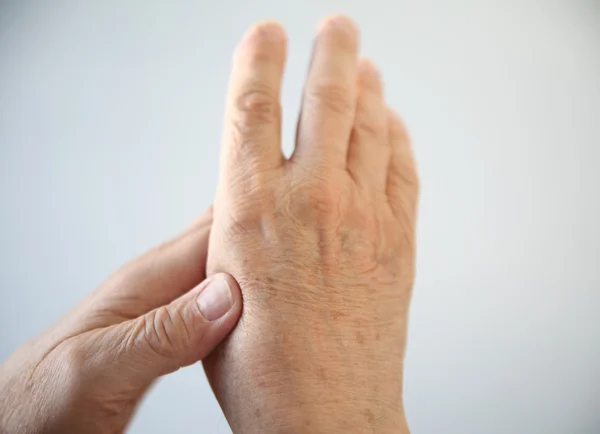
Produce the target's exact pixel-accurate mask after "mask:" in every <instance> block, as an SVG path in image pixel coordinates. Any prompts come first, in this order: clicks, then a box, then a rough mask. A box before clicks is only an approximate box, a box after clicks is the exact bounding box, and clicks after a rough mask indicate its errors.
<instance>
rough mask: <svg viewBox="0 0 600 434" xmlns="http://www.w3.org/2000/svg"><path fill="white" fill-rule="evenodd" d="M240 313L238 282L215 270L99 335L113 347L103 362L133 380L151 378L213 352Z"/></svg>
mask: <svg viewBox="0 0 600 434" xmlns="http://www.w3.org/2000/svg"><path fill="white" fill-rule="evenodd" d="M241 311H242V295H241V292H240V288H239V285H238V283H237V282H236V280H235V279H234V278H233V277H231V276H230V275H229V274H215V275H213V276H211V277H210V278H209V279H207V280H205V281H204V282H202V283H201V284H200V285H198V286H197V287H196V288H194V289H193V290H191V291H189V292H188V293H186V294H184V295H183V296H181V297H180V298H178V299H176V300H175V301H173V302H171V303H170V304H168V305H165V306H161V307H159V308H157V309H154V310H152V311H150V312H148V313H146V314H144V315H142V316H141V317H138V318H135V319H132V320H129V321H126V322H123V323H121V324H117V325H115V326H112V327H109V328H108V329H105V333H103V336H101V337H100V338H101V339H102V340H104V343H105V344H107V345H108V346H109V347H110V350H109V351H107V352H104V354H105V356H108V360H106V359H105V357H102V359H104V361H103V362H102V364H103V365H104V367H105V368H106V364H107V362H108V364H111V365H112V364H115V366H114V368H115V369H117V370H118V371H119V372H120V373H121V374H125V375H128V381H129V382H131V380H134V378H133V377H135V380H138V381H139V382H142V383H144V382H150V381H152V380H154V379H155V378H157V377H159V376H161V375H165V374H168V373H170V372H173V371H176V370H177V369H179V368H181V367H184V366H187V365H191V364H193V363H195V362H197V361H199V360H202V359H203V358H204V357H206V356H207V355H208V354H210V352H211V351H212V350H213V349H214V348H215V347H216V346H217V345H218V344H219V343H220V342H221V341H222V340H223V339H224V338H225V337H226V336H227V335H228V334H229V332H230V331H231V330H232V329H233V328H234V326H235V325H236V323H237V321H238V319H239V317H240V314H241ZM113 372H115V371H113ZM121 374H119V376H121ZM121 378H123V377H121ZM138 381H135V382H136V383H138Z"/></svg>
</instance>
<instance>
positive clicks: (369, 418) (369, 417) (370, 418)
mask: <svg viewBox="0 0 600 434" xmlns="http://www.w3.org/2000/svg"><path fill="white" fill-rule="evenodd" d="M365 420H366V421H367V422H369V424H373V422H375V415H374V414H373V412H372V411H371V409H369V408H367V409H366V410H365Z"/></svg>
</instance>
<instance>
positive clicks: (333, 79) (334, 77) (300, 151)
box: [293, 16, 358, 168]
mask: <svg viewBox="0 0 600 434" xmlns="http://www.w3.org/2000/svg"><path fill="white" fill-rule="evenodd" d="M357 51H358V30H357V29H356V26H355V25H354V24H353V23H352V22H351V21H350V20H349V19H348V18H346V17H343V16H335V17H331V18H328V19H326V20H325V21H324V22H323V23H322V24H321V27H320V29H319V31H318V33H317V36H316V38H315V43H314V47H313V55H312V60H311V66H310V70H309V73H308V78H307V80H306V85H305V89H304V97H303V101H302V113H301V115H300V116H301V119H300V122H299V126H298V134H297V143H296V149H295V150H294V156H293V159H294V160H298V161H307V162H309V163H317V164H318V165H322V164H326V165H329V166H332V167H339V168H345V167H346V156H347V151H348V139H349V137H350V131H351V129H352V122H353V118H354V103H355V93H356V91H355V78H356V61H357Z"/></svg>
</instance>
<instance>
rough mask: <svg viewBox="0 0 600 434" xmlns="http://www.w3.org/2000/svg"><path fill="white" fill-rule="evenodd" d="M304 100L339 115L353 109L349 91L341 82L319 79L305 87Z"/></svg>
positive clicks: (347, 113) (310, 104) (348, 112)
mask: <svg viewBox="0 0 600 434" xmlns="http://www.w3.org/2000/svg"><path fill="white" fill-rule="evenodd" d="M305 101H306V103H307V105H309V106H313V107H315V106H316V107H323V108H324V109H325V110H327V111H329V112H332V113H336V114H339V115H349V114H351V113H352V111H353V101H352V98H351V91H350V89H349V88H348V86H346V85H345V84H343V83H338V82H335V81H329V80H327V81H324V80H320V81H317V82H316V83H313V84H312V85H311V86H309V87H308V88H307V91H306V95H305Z"/></svg>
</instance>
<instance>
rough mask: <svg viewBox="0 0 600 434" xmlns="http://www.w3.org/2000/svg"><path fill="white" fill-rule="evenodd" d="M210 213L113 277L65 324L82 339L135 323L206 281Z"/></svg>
mask: <svg viewBox="0 0 600 434" xmlns="http://www.w3.org/2000/svg"><path fill="white" fill-rule="evenodd" d="M212 216H213V214H212V208H210V209H208V210H207V211H206V212H205V213H204V214H203V215H202V216H201V217H200V218H198V219H197V220H196V221H194V222H193V223H192V225H190V227H189V228H188V229H186V230H185V231H184V232H183V233H182V234H180V235H179V236H177V237H175V238H173V239H172V240H170V241H167V242H165V243H163V244H161V245H159V246H158V247H155V248H153V249H152V250H150V251H149V252H147V253H145V254H143V255H142V256H140V257H139V258H137V259H134V260H133V261H131V262H129V263H128V264H126V265H124V266H123V267H121V268H120V269H119V270H117V271H116V272H115V273H114V274H112V275H111V276H110V277H109V278H108V279H107V280H106V281H105V282H104V283H103V284H102V285H101V286H100V287H99V288H97V289H96V290H95V291H94V292H93V293H92V294H90V296H88V297H87V298H86V299H85V300H83V301H82V303H81V304H80V305H79V306H77V307H76V308H75V310H74V311H73V313H72V314H71V315H69V316H68V317H67V318H66V319H65V322H64V327H66V328H67V329H68V330H71V328H73V327H75V328H76V330H72V332H77V333H81V332H83V331H85V330H89V329H91V328H95V327H96V328H97V327H105V326H108V325H111V324H114V323H116V322H120V321H123V320H125V319H131V318H135V317H137V316H139V315H141V314H143V313H146V312H148V311H150V310H152V309H154V308H156V307H158V306H162V305H164V304H167V303H170V302H171V301H173V300H174V299H176V298H177V297H179V296H180V295H181V294H183V293H185V292H187V291H189V290H190V289H192V288H194V287H195V286H196V285H198V284H199V283H200V282H202V280H203V279H204V278H205V277H206V256H207V251H208V238H209V236H210V228H211V225H212Z"/></svg>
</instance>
